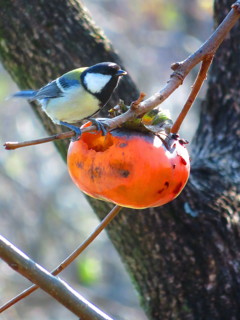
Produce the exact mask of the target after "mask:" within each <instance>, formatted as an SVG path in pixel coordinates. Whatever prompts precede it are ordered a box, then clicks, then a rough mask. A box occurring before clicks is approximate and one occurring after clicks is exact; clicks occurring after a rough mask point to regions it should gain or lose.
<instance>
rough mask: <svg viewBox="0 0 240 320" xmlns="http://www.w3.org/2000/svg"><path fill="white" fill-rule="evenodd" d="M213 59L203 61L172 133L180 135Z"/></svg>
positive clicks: (211, 56) (210, 57)
mask: <svg viewBox="0 0 240 320" xmlns="http://www.w3.org/2000/svg"><path fill="white" fill-rule="evenodd" d="M212 59H213V55H210V56H208V57H207V58H206V59H204V60H203V62H202V64H201V68H200V71H199V73H198V75H197V78H196V80H195V82H194V84H193V86H192V90H191V92H190V94H189V96H188V98H187V101H186V103H185V105H184V107H183V109H182V111H181V112H180V114H179V116H178V118H177V120H176V121H175V122H174V124H173V126H172V128H171V133H178V131H179V129H180V127H181V125H182V123H183V120H184V119H185V117H186V115H187V114H188V111H189V110H190V108H191V106H192V105H193V102H194V101H195V99H196V97H197V95H198V93H199V91H200V89H201V87H202V85H203V82H204V80H205V79H206V77H207V72H208V69H209V67H210V65H211V63H212Z"/></svg>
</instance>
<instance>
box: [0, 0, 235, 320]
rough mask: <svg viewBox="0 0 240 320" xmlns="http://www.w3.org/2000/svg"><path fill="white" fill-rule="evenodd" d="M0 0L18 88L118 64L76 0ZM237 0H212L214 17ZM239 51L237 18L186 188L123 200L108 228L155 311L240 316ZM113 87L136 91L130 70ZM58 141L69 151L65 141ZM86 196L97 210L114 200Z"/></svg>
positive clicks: (0, 26)
mask: <svg viewBox="0 0 240 320" xmlns="http://www.w3.org/2000/svg"><path fill="white" fill-rule="evenodd" d="M0 3H1V12H0V34H1V38H2V39H1V41H0V55H1V59H2V61H3V64H4V66H5V68H6V69H7V70H8V71H9V72H10V74H11V75H12V77H13V78H14V80H15V81H16V82H17V83H18V84H19V86H20V87H21V88H31V87H38V86H40V85H42V84H43V83H45V82H46V81H48V80H49V79H53V78H55V77H57V76H58V75H59V74H61V73H63V72H65V71H66V70H69V69H72V68H74V67H76V66H79V65H91V64H93V63H96V62H98V61H103V60H112V61H116V62H118V63H120V64H121V62H120V60H119V58H118V56H117V55H116V53H115V52H114V51H113V49H112V47H111V45H110V44H109V42H108V41H107V40H106V38H105V37H104V36H103V34H102V33H101V31H100V30H99V29H97V28H96V27H95V26H94V25H93V23H92V21H91V19H90V17H89V15H88V14H87V13H86V11H85V10H83V8H82V7H81V6H80V4H79V3H78V2H77V1H75V0H71V1H63V0H60V1H57V0H53V1H50V2H47V1H46V0H44V1H36V2H34V6H33V4H31V3H27V2H26V1H23V0H22V1H18V3H17V4H16V3H15V1H13V0H12V1H8V3H7V4H6V3H5V2H3V1H1V2H0ZM231 4H232V2H230V1H227V0H218V1H215V21H216V25H217V23H219V22H220V21H221V20H222V19H223V17H224V16H225V15H226V13H227V12H228V11H229V9H230V5H231ZM83 46H84V48H83ZM239 50H240V45H239V25H237V26H236V27H235V28H234V29H233V31H232V32H231V33H230V35H229V37H228V38H227V39H226V41H225V42H224V44H223V45H222V46H221V47H220V49H219V50H218V52H217V54H216V57H215V59H214V62H213V65H212V69H211V73H210V75H209V88H208V93H207V96H206V100H205V101H204V102H203V104H202V109H201V116H200V124H199V128H198V130H197V132H196V136H195V139H194V141H193V142H192V144H191V157H192V170H191V176H190V179H189V182H188V184H187V186H186V188H185V190H184V191H183V192H182V194H181V195H180V196H179V197H178V198H177V199H176V200H174V201H173V202H172V203H170V204H168V205H165V206H163V207H159V208H151V209H149V210H138V211H137V210H135V211H134V210H129V209H124V210H123V211H122V212H121V213H120V214H119V216H118V217H117V218H116V219H115V220H114V221H113V222H112V223H111V225H110V226H109V227H108V233H109V236H110V238H111V240H112V242H113V243H114V245H115V247H116V249H117V250H118V252H119V254H120V255H121V257H122V260H123V262H124V264H125V265H126V268H127V269H128V271H129V274H130V276H131V278H132V280H133V282H134V284H135V286H136V288H137V290H138V292H139V294H140V299H141V302H142V306H143V308H144V310H145V311H146V314H147V315H148V318H149V319H151V320H156V319H164V320H165V319H166V320H168V319H169V320H170V319H174V320H178V319H179V320H180V319H181V320H199V319H204V320H225V319H226V320H237V319H239V314H240V304H239V301H240V286H239V284H240V275H239V270H240V229H239V212H240V210H239V209H240V203H239V189H240V164H239V159H240V139H239V136H240V131H239V120H240V116H239V115H240V107H239V106H240V93H239V92H240V90H239V89H240V75H239V71H238V69H239V68H238V65H239V56H240V52H239ZM117 94H118V95H119V96H120V97H121V98H122V99H124V100H126V102H130V101H131V100H132V99H133V98H136V96H137V90H136V88H135V86H134V85H133V83H132V82H131V80H130V78H128V79H127V81H126V82H124V81H122V85H121V87H120V88H119V91H118V92H117ZM36 110H37V112H38V114H39V115H40V117H41V119H42V120H43V122H44V125H45V126H46V128H47V129H48V131H49V132H50V133H52V132H53V131H54V132H55V129H56V127H54V126H53V124H52V123H51V122H50V121H48V119H46V117H45V116H44V115H43V114H42V111H41V110H39V108H38V109H36ZM61 150H63V151H62V152H63V154H64V155H65V154H66V145H63V146H62V147H61ZM89 200H90V202H91V204H92V205H93V207H94V208H95V209H96V213H97V214H98V215H99V217H100V218H102V217H103V216H105V214H106V211H107V209H109V207H110V206H111V205H110V204H107V203H104V202H100V201H96V200H93V199H89Z"/></svg>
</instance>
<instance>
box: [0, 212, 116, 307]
mask: <svg viewBox="0 0 240 320" xmlns="http://www.w3.org/2000/svg"><path fill="white" fill-rule="evenodd" d="M121 208H122V207H120V206H115V207H114V208H113V209H112V210H111V211H110V212H109V213H108V214H107V215H106V217H105V218H104V219H103V220H102V221H101V222H100V223H99V225H98V226H97V228H96V229H95V230H94V231H93V232H92V233H91V234H90V236H89V237H88V238H87V239H86V240H85V241H84V242H83V243H82V244H81V245H80V246H79V247H78V248H77V249H76V250H75V251H73V252H72V253H71V254H70V255H69V256H68V257H67V258H66V259H65V260H64V261H63V262H62V263H61V264H60V265H59V266H57V267H56V268H55V269H54V270H53V271H52V272H51V274H52V275H54V276H56V275H57V274H59V273H60V272H61V271H63V270H64V269H66V268H67V267H68V266H69V265H70V263H72V262H73V261H74V260H75V259H76V258H77V257H78V256H79V255H80V254H81V253H82V252H83V251H84V250H85V249H86V248H87V247H88V246H89V245H90V244H91V243H92V242H93V240H94V239H96V237H97V236H98V235H99V234H100V232H101V231H102V230H103V229H105V228H106V226H107V225H108V224H109V223H110V222H111V221H112V220H113V218H114V217H116V215H117V214H118V213H119V211H120V210H121ZM38 288H39V286H38V285H37V284H36V285H33V286H31V287H29V288H28V289H26V290H24V291H23V292H22V293H20V294H19V295H17V296H16V297H14V298H13V299H11V300H10V301H8V302H7V303H6V304H5V305H3V306H2V307H1V308H0V313H2V312H3V311H5V310H7V309H8V308H10V307H11V306H13V305H14V304H15V303H17V302H18V301H20V300H22V299H23V298H25V297H27V296H29V295H30V294H31V293H32V292H34V291H36V290H37V289H38Z"/></svg>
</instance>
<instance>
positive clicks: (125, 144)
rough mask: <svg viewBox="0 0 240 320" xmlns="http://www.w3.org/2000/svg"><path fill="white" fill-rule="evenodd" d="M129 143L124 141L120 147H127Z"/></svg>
mask: <svg viewBox="0 0 240 320" xmlns="http://www.w3.org/2000/svg"><path fill="white" fill-rule="evenodd" d="M127 145H128V144H127V143H125V142H122V143H120V144H119V147H120V148H125V147H126V146H127Z"/></svg>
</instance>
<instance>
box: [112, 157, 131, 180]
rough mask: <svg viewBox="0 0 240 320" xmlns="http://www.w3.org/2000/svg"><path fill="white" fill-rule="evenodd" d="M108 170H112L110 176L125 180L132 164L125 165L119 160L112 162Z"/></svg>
mask: <svg viewBox="0 0 240 320" xmlns="http://www.w3.org/2000/svg"><path fill="white" fill-rule="evenodd" d="M109 166H110V168H111V169H112V171H113V172H112V174H113V175H115V176H116V178H117V177H119V175H120V176H121V177H124V178H127V177H128V176H129V174H130V173H131V170H132V164H131V163H125V162H122V161H119V160H113V161H111V162H110V164H109Z"/></svg>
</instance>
